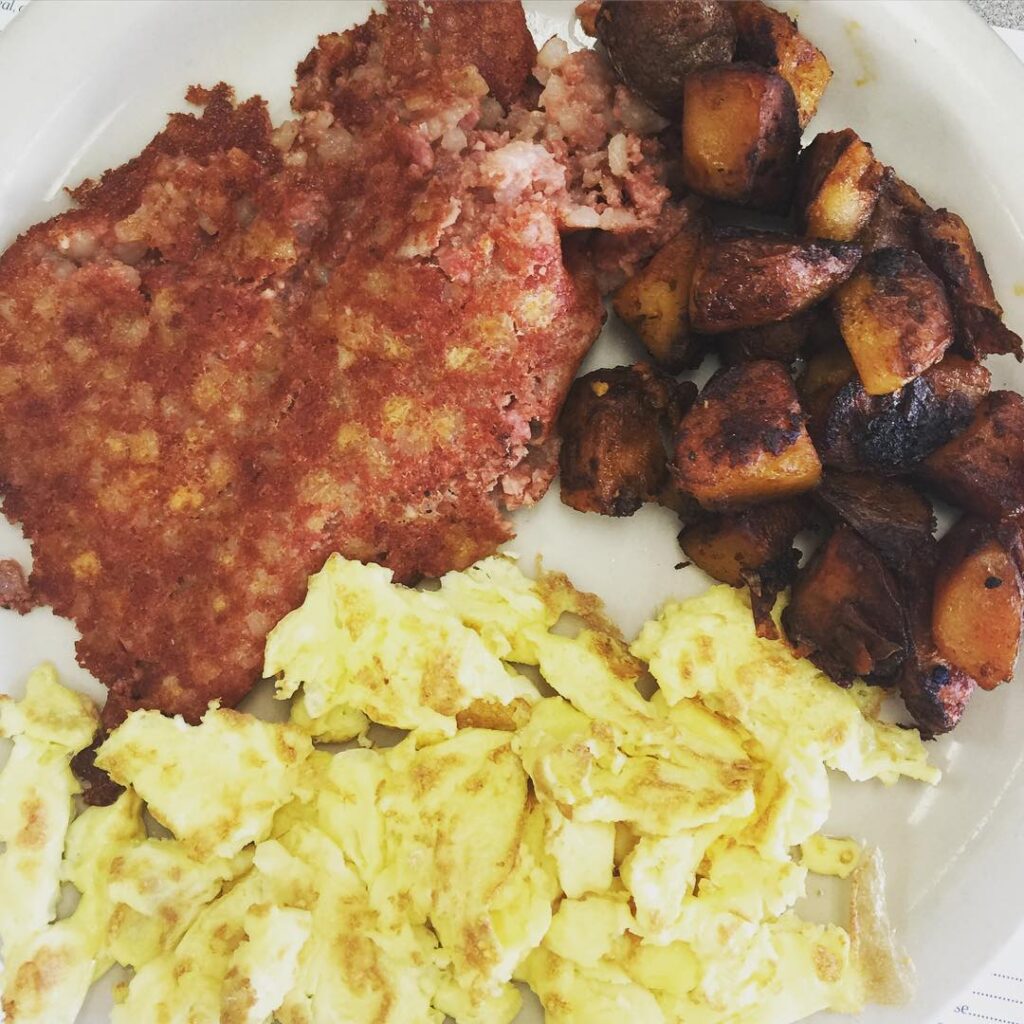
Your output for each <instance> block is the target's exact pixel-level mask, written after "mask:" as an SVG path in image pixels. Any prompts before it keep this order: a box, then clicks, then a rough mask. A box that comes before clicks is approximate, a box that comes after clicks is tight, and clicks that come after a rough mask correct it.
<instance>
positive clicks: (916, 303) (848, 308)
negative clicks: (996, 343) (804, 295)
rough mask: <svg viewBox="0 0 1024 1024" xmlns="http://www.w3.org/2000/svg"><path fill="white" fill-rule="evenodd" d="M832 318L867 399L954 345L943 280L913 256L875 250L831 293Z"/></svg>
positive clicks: (895, 386) (891, 387)
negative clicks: (866, 394) (858, 375)
mask: <svg viewBox="0 0 1024 1024" xmlns="http://www.w3.org/2000/svg"><path fill="white" fill-rule="evenodd" d="M834 304H835V311H836V320H837V321H838V323H839V329H840V331H841V332H842V335H843V340H844V341H845V342H846V347H847V348H848V349H849V350H850V355H852V356H853V361H854V363H855V364H856V365H857V372H858V373H859V374H860V379H861V381H862V382H863V384H864V390H865V391H866V392H867V393H868V394H869V395H887V394H890V393H891V392H893V391H896V390H898V389H899V388H901V387H902V386H903V385H904V384H906V383H907V381H910V380H913V379H914V378H915V377H917V376H918V375H919V374H920V373H921V372H922V371H923V370H926V369H927V368H928V367H929V366H931V365H932V364H933V363H936V362H938V361H939V360H940V359H941V358H942V356H943V354H944V353H945V351H946V349H947V348H949V346H950V344H952V341H953V316H952V313H951V312H950V309H949V302H948V301H947V300H946V292H945V289H944V288H943V287H942V282H941V281H940V280H939V279H938V278H937V277H936V276H935V275H934V274H933V273H932V272H931V271H930V270H929V269H928V268H927V267H926V266H925V264H924V261H923V260H922V259H921V257H920V256H918V255H917V253H915V252H910V251H909V250H906V249H879V250H877V251H876V252H873V253H870V254H869V255H868V256H867V257H865V259H864V261H863V262H862V263H861V265H860V266H859V267H858V268H857V270H856V272H855V273H854V275H853V276H852V277H851V278H850V280H849V281H847V282H846V283H845V284H844V285H843V286H842V287H841V288H839V290H838V291H837V292H836V295H835V299H834Z"/></svg>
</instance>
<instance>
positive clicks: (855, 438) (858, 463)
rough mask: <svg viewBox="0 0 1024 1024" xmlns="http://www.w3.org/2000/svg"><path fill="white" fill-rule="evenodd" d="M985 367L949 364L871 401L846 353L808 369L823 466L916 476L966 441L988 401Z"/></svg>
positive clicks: (808, 399) (811, 414)
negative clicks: (953, 443)
mask: <svg viewBox="0 0 1024 1024" xmlns="http://www.w3.org/2000/svg"><path fill="white" fill-rule="evenodd" d="M990 381H991V375H990V374H989V372H988V370H986V369H985V367H984V366H981V365H980V364H978V363H972V362H969V361H968V360H966V359H961V358H960V357H959V356H946V358H945V359H943V360H942V361H941V362H939V363H936V364H935V365H934V366H932V367H929V368H928V369H927V370H925V372H924V373H922V374H921V376H920V377H915V378H914V380H912V381H911V382H910V383H909V384H907V385H905V386H904V387H902V388H901V389H900V390H899V391H895V392H893V394H891V395H869V394H868V393H867V392H866V391H865V390H864V387H863V385H862V384H861V382H860V378H858V377H857V375H856V371H855V370H854V367H853V361H852V360H851V359H850V357H849V354H848V353H847V352H846V350H845V349H841V350H829V351H826V352H822V353H819V354H818V355H816V356H814V357H813V358H812V359H810V360H809V361H808V364H807V367H806V369H805V371H804V375H803V376H802V377H801V379H800V384H799V390H800V398H801V401H802V403H803V407H804V409H805V410H806V412H807V414H808V423H807V429H808V430H809V431H810V434H811V438H812V440H813V441H814V445H815V447H816V448H817V449H818V454H819V455H820V456H821V459H822V461H823V462H824V463H825V465H827V466H835V467H837V468H838V469H846V470H867V471H870V472H872V473H880V474H884V475H892V474H898V473H905V472H907V471H909V470H911V469H913V468H914V467H915V466H916V465H917V464H918V463H919V462H920V461H921V460H922V459H924V458H925V457H926V456H927V455H929V454H931V453H932V452H934V451H935V450H936V449H937V448H939V447H941V446H942V445H944V444H946V442H947V441H949V440H950V438H952V437H954V436H955V435H956V434H958V433H960V431H962V430H963V429H964V428H965V427H966V426H967V424H968V423H970V421H971V417H972V416H973V415H974V410H975V409H976V408H977V406H978V403H979V402H980V401H981V400H982V398H983V397H984V396H985V395H986V394H987V393H988V388H989V383H990Z"/></svg>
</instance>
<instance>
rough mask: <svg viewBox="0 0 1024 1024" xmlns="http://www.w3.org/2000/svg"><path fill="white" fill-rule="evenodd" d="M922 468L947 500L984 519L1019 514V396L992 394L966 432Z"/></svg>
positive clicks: (1022, 507) (1023, 489)
mask: <svg viewBox="0 0 1024 1024" xmlns="http://www.w3.org/2000/svg"><path fill="white" fill-rule="evenodd" d="M921 469H922V476H923V477H924V479H925V480H926V481H927V482H928V483H929V484H931V485H932V486H933V487H935V488H936V489H938V490H939V491H940V492H941V493H942V494H943V495H944V496H945V497H946V498H948V499H949V500H950V501H952V502H954V503H955V504H957V505H960V506H961V507H962V508H965V509H968V510H969V511H971V512H974V513H976V514H977V515H979V516H982V517H984V518H985V519H1009V518H1012V517H1014V516H1019V515H1021V514H1024V398H1021V396H1020V395H1018V394H1017V393H1016V392H1014V391H993V392H992V393H991V394H990V395H988V396H987V397H986V398H984V399H983V400H982V401H981V403H980V404H979V405H978V407H977V410H976V411H975V413H974V418H973V419H972V420H971V421H970V424H969V425H968V427H967V429H966V430H965V431H964V432H963V433H962V434H960V436H959V437H955V438H953V440H952V441H950V442H949V443H948V444H944V445H943V446H942V447H941V448H939V449H938V450H937V451H934V452H933V453H932V454H931V455H929V456H928V458H927V459H925V460H924V463H923V465H922V467H921Z"/></svg>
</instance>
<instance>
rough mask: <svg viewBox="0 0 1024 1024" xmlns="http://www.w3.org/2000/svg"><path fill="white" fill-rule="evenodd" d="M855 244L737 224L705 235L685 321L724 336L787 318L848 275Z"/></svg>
mask: <svg viewBox="0 0 1024 1024" xmlns="http://www.w3.org/2000/svg"><path fill="white" fill-rule="evenodd" d="M860 255H861V250H860V246H858V245H854V244H851V243H847V242H832V241H829V240H824V241H818V240H816V239H805V238H795V237H793V236H791V235H782V234H775V233H770V232H764V231H747V230H744V229H740V228H716V229H715V230H713V231H711V232H709V233H708V234H706V235H705V238H704V242H703V244H702V245H701V248H700V252H699V253H698V256H697V266H696V269H695V270H694V274H693V284H692V287H691V290H690V323H691V324H692V326H693V327H694V329H695V330H698V331H702V332H703V333H705V334H723V333H725V332H727V331H736V330H740V329H742V328H747V327H760V326H762V325H764V324H770V323H776V322H777V321H779V320H788V319H789V318H790V317H793V316H796V315H797V314H798V313H800V312H802V311H803V310H805V309H808V308H810V307H811V306H813V305H815V303H818V302H820V301H821V300H822V299H824V298H825V297H826V296H827V295H828V294H829V293H830V292H831V291H833V289H835V288H836V287H837V286H838V285H840V284H842V282H843V281H845V280H846V279H847V278H848V277H849V276H850V274H852V273H853V270H854V268H855V267H856V265H857V261H858V260H859V259H860Z"/></svg>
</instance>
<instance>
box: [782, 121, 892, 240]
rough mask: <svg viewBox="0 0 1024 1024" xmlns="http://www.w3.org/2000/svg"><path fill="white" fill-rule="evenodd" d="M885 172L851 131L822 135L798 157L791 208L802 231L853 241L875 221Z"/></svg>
mask: <svg viewBox="0 0 1024 1024" xmlns="http://www.w3.org/2000/svg"><path fill="white" fill-rule="evenodd" d="M884 170H885V169H884V168H883V166H882V165H881V164H880V163H879V162H878V161H877V160H876V159H875V155H874V153H873V152H872V149H871V147H870V146H869V145H868V144H867V143H866V142H864V141H863V140H862V139H861V138H860V136H859V135H857V133H856V132H855V131H853V130H852V129H850V128H844V129H843V130H842V131H841V132H823V133H822V134H821V135H819V136H818V137H817V138H816V139H815V140H814V141H813V142H812V143H811V144H810V145H809V146H808V147H807V149H805V150H804V151H803V153H802V154H801V156H800V167H799V171H798V174H797V184H796V198H795V200H794V204H793V205H794V207H795V209H796V216H797V224H798V225H799V228H800V230H801V232H802V233H803V234H805V235H810V236H811V237H813V238H832V239H834V240H835V241H837V242H852V241H854V240H855V239H856V238H857V236H858V235H859V234H860V233H861V232H862V231H863V230H864V228H865V227H866V226H867V223H868V221H869V220H870V219H871V214H872V212H873V211H874V209H875V203H876V202H877V201H878V193H879V191H880V190H881V187H882V177H883V174H884Z"/></svg>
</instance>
